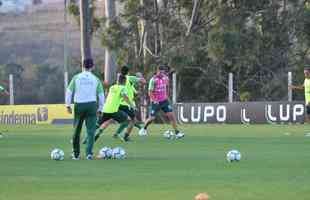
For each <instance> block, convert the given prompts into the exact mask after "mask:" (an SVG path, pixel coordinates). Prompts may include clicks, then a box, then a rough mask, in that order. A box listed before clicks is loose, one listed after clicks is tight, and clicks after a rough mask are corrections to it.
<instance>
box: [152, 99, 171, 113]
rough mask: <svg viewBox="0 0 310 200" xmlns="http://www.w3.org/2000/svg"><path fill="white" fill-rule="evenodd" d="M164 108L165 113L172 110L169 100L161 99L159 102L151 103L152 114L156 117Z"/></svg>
mask: <svg viewBox="0 0 310 200" xmlns="http://www.w3.org/2000/svg"><path fill="white" fill-rule="evenodd" d="M160 110H162V111H163V112H164V113H168V112H172V106H171V105H170V103H169V101H168V100H165V101H161V102H159V103H157V104H156V103H151V107H150V115H151V116H152V117H155V115H156V113H157V112H158V111H160Z"/></svg>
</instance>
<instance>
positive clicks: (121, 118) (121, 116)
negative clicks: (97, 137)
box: [97, 110, 128, 126]
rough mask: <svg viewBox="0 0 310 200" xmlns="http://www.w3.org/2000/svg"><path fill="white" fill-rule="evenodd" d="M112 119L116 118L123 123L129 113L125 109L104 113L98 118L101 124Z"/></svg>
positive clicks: (98, 122)
mask: <svg viewBox="0 0 310 200" xmlns="http://www.w3.org/2000/svg"><path fill="white" fill-rule="evenodd" d="M110 119H114V120H115V121H117V122H118V123H122V122H125V121H127V119H128V115H127V113H125V112H124V111H121V110H119V111H117V112H115V113H103V114H102V116H101V117H99V118H98V121H97V124H98V125H99V126H100V125H101V124H103V123H104V122H105V121H108V120H110Z"/></svg>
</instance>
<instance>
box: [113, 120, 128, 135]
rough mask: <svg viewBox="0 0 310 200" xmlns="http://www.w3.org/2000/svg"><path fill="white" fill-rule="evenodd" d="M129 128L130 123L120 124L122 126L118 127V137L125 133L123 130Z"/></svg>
mask: <svg viewBox="0 0 310 200" xmlns="http://www.w3.org/2000/svg"><path fill="white" fill-rule="evenodd" d="M127 126H128V122H124V123H121V124H120V126H119V127H118V129H117V130H116V133H115V134H116V135H119V134H121V133H122V132H123V130H124V129H125V128H127Z"/></svg>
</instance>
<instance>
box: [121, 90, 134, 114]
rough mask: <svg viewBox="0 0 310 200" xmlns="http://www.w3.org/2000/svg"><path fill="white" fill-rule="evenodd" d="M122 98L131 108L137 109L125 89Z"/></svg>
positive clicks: (122, 91)
mask: <svg viewBox="0 0 310 200" xmlns="http://www.w3.org/2000/svg"><path fill="white" fill-rule="evenodd" d="M121 96H122V98H123V99H124V101H125V102H126V103H127V104H128V105H129V107H130V108H132V109H136V106H135V104H134V103H133V102H131V101H130V100H129V97H128V94H127V91H126V89H125V87H124V88H123V89H122V90H121Z"/></svg>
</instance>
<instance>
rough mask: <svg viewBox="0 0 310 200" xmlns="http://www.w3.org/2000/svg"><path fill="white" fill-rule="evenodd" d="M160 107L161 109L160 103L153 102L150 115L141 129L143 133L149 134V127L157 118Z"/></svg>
mask: <svg viewBox="0 0 310 200" xmlns="http://www.w3.org/2000/svg"><path fill="white" fill-rule="evenodd" d="M159 109H160V107H159V104H157V103H151V106H150V114H149V117H148V118H147V120H146V121H145V122H144V127H143V128H142V129H141V130H140V132H141V133H142V135H146V134H147V128H148V126H149V125H150V124H151V123H152V122H153V121H154V120H155V116H156V113H157V112H158V111H159Z"/></svg>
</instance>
